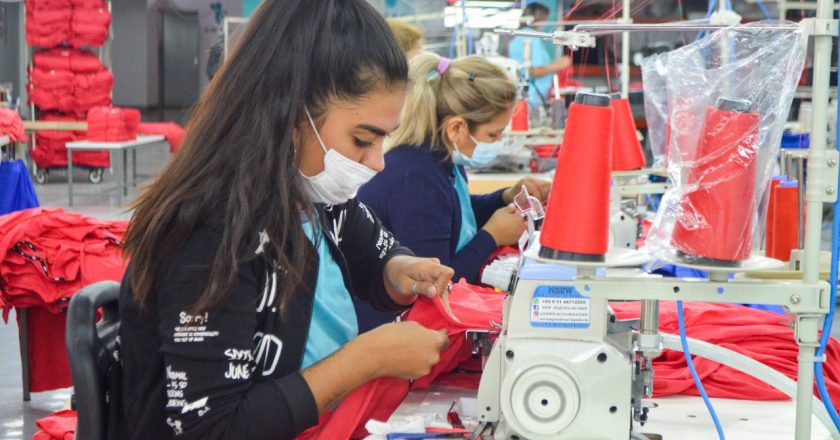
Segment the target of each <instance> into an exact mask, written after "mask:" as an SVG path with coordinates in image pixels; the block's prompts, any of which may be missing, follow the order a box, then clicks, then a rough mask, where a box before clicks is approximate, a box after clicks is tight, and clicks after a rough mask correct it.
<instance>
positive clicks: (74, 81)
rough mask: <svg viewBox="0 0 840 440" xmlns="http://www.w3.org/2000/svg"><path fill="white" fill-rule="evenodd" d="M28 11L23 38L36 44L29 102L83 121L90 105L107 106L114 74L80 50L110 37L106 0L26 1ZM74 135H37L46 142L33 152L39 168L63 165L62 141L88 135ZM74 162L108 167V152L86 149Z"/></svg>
mask: <svg viewBox="0 0 840 440" xmlns="http://www.w3.org/2000/svg"><path fill="white" fill-rule="evenodd" d="M26 11H27V12H26V18H27V20H26V41H27V43H28V44H29V45H31V46H34V49H33V53H34V55H33V67H32V69H30V70H29V84H28V87H27V89H28V91H29V102H30V103H31V104H33V105H35V106H36V107H37V108H38V110H41V111H50V112H59V113H60V115H59V117H67V118H71V120H77V119H78V120H85V118H86V116H87V112H88V111H90V109H91V108H94V107H100V106H109V105H111V102H112V99H111V91H112V90H113V88H114V76H113V75H112V74H111V72H109V71H108V69H107V68H106V67H105V66H103V65H102V63H101V62H100V60H99V58H98V57H97V56H96V55H94V54H93V53H92V52H90V51H88V50H85V49H83V48H96V47H99V46H101V45H102V44H104V43H105V42H106V41H107V40H108V35H109V33H110V27H111V13H110V12H109V11H108V7H107V5H106V4H105V2H104V0H26ZM41 119H48V118H44V117H42V118H41ZM77 136H78V134H77V133H72V132H68V133H66V134H60V135H57V134H55V133H52V134H49V135H47V136H45V137H42V139H38V140H39V141H40V140H46V142H45V143H43V144H36V147H35V150H33V152H32V156H33V157H35V162H36V164H37V165H38V167H39V168H53V167H60V166H66V165H67V159H66V157H67V156H66V150H65V143H66V142H68V141H72V140H76V139H77V138H79V139H83V138H85V137H86V136H85V135H82V136H80V137H77ZM37 150H41V151H37ZM73 162H74V164H75V165H79V166H84V167H93V168H104V167H108V166H110V154H109V153H108V152H107V151H101V152H87V153H84V154H79V155H78V156H74V159H73Z"/></svg>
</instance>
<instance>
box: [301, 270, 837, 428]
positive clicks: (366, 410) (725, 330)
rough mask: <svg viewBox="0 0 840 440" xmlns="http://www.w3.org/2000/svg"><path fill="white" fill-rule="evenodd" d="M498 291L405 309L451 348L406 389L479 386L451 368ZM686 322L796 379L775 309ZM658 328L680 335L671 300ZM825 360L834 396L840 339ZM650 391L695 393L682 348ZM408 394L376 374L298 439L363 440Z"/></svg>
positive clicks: (771, 394) (709, 383)
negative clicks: (439, 332)
mask: <svg viewBox="0 0 840 440" xmlns="http://www.w3.org/2000/svg"><path fill="white" fill-rule="evenodd" d="M503 302H504V296H503V295H500V294H498V293H495V292H493V291H492V289H486V288H481V287H476V286H471V285H469V284H466V283H465V282H463V281H462V282H460V283H458V284H456V285H454V286H453V288H452V293H451V294H450V306H451V308H452V311H453V313H454V314H455V315H456V316H458V319H459V321H456V320H454V319H452V318H451V317H449V316H448V314H447V313H446V312H445V310H444V308H443V305H442V303H441V302H440V299H435V300H434V301H431V300H428V299H425V298H421V299H419V300H418V301H417V303H416V304H415V305H414V307H413V308H412V309H411V310H410V311H409V312H408V314H407V319H410V320H414V321H417V322H419V323H420V324H423V325H424V326H426V327H428V328H432V329H441V328H446V329H447V332H448V333H449V335H450V342H451V345H450V346H449V348H447V349H446V350H444V352H443V353H441V361H440V363H439V364H438V365H436V366H435V368H434V369H433V370H432V372H431V373H430V374H429V375H428V376H426V377H423V378H420V379H418V380H416V381H415V382H414V383H413V384H412V387H417V388H421V389H422V388H425V387H427V386H428V385H429V384H430V383H431V382H433V381H434V382H436V383H442V384H447V385H454V386H461V387H467V388H472V389H477V387H478V383H479V379H480V376H479V375H478V374H464V373H458V372H452V370H453V369H454V368H456V367H460V368H461V369H463V370H467V371H476V370H477V369H478V368H477V364H476V362H477V361H476V360H474V359H471V356H470V353H469V348H470V347H468V346H467V344H466V343H465V341H466V338H465V337H464V331H465V330H466V329H468V328H488V326H489V322H490V321H495V322H499V321H501V311H502V304H503ZM611 306H612V307H613V309H614V310H615V312H616V314H617V317H618V318H619V319H632V318H638V317H639V308H640V305H639V303H638V302H615V303H611ZM685 312H686V327H687V329H688V330H687V332H688V335H689V336H690V337H694V338H697V339H700V340H704V341H707V342H711V343H713V344H717V345H720V346H723V347H726V348H729V349H731V350H734V351H737V352H739V353H741V354H744V355H747V356H749V357H751V358H753V359H755V360H758V361H760V362H763V363H765V364H766V365H768V366H770V367H772V368H774V369H776V370H778V371H780V372H782V373H784V374H785V375H787V376H788V377H791V378H792V379H794V380H795V379H796V365H797V364H796V356H797V353H798V346H797V345H796V343H795V342H794V340H793V331H792V330H791V328H790V326H789V325H788V322H787V318H785V317H782V316H779V315H777V314H774V313H770V312H765V311H762V310H755V309H749V308H745V307H743V306H738V305H731V304H707V303H687V304H686V308H685ZM659 323H660V331H662V332H667V333H678V329H677V323H676V307H675V303H673V302H662V303H661V305H660V318H659ZM826 354H827V357H828V360H827V362H826V363H825V364H824V365H825V372H826V380H827V382H828V389H829V393H830V394H831V396H832V399H833V400H834V401H840V357H838V356H840V344H838V343H837V341H836V340H834V339H831V340H830V343H829V348H828V351H827V352H826ZM479 362H480V361H479ZM695 366H696V367H697V369H698V372H699V374H700V376H701V378H702V379H703V385H704V386H705V388H706V391H707V392H708V393H709V395H710V396H712V397H724V398H736V399H751V400H782V399H787V396H785V395H783V394H782V393H780V392H778V391H776V390H774V389H772V388H770V387H769V386H768V385H765V384H763V383H761V382H759V381H758V380H756V379H753V378H751V377H749V376H747V375H745V374H743V373H739V372H736V371H735V370H732V369H730V368H729V367H724V366H721V365H720V364H717V363H715V362H711V361H707V360H705V359H700V358H695ZM654 377H655V380H654V395H655V396H657V397H659V396H668V395H673V394H688V395H697V391H696V388H695V387H694V382H693V380H692V379H691V376H690V373H689V372H688V368H687V367H686V365H685V360H684V358H683V355H682V353H677V352H673V351H670V350H666V351H665V352H664V353H663V354H662V356H660V357H658V358H657V359H655V360H654ZM408 391H409V387H408V382H407V381H402V380H398V379H393V378H382V379H377V380H375V381H373V382H370V383H368V384H366V385H364V386H362V387H360V388H359V389H357V390H356V391H354V392H353V393H351V394H350V395H349V396H348V397H347V398H346V399H345V400H344V401H343V402H342V403H341V404H340V405H339V406H338V407H337V408H336V409H335V410H334V411H332V412H330V413H327V414H325V415H324V416H322V417H321V423H320V424H319V425H318V426H316V427H314V428H312V429H310V430H308V431H306V432H304V433H303V434H302V435H301V436H300V437H299V438H300V439H304V440H315V439H317V440H328V439H337V438H348V439H349V438H363V437H364V436H365V435H367V432H366V431H365V430H364V424H365V423H366V422H367V421H368V420H370V419H372V418H373V419H377V420H387V419H388V418H389V417H390V416H391V414H392V413H393V412H394V410H396V408H397V407H398V406H399V404H400V403H401V402H402V400H403V399H404V397H405V395H406V394H407V392H408Z"/></svg>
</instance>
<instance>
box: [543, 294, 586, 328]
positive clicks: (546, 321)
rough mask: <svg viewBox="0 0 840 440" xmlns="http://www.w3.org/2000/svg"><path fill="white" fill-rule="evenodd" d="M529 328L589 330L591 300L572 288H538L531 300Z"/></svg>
mask: <svg viewBox="0 0 840 440" xmlns="http://www.w3.org/2000/svg"><path fill="white" fill-rule="evenodd" d="M530 312H531V326H532V327H552V328H589V326H590V325H591V323H592V306H591V300H590V298H589V297H587V296H583V295H581V294H580V293H578V291H577V289H575V287H574V286H539V287H537V288H536V290H535V291H534V297H533V298H532V299H531V311H530Z"/></svg>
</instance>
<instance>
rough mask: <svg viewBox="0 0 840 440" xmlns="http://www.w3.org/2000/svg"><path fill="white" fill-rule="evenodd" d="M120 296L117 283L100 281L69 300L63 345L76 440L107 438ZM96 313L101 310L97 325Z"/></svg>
mask: <svg viewBox="0 0 840 440" xmlns="http://www.w3.org/2000/svg"><path fill="white" fill-rule="evenodd" d="M119 294H120V285H119V283H115V282H113V281H101V282H98V283H95V284H91V285H89V286H87V287H85V288H83V289H82V290H80V291H79V292H77V293H76V294H75V295H73V297H72V298H71V299H70V306H69V308H68V310H67V335H66V343H67V358H68V360H69V361H70V373H71V375H72V377H73V387H74V396H73V401H74V406H75V409H76V411H77V412H78V414H79V420H78V422H77V425H76V438H78V439H86V440H105V439H106V438H107V432H108V417H109V402H111V401H114V399H115V398H116V397H118V396H115V395H114V393H112V390H111V388H112V387H111V384H112V383H118V382H115V381H118V380H119V377H115V376H118V372H119V368H117V369H115V368H113V367H114V366H115V365H116V360H115V359H116V358H115V356H116V350H117V334H118V332H119V329H120V314H119V307H118V303H117V300H118V298H119ZM97 309H101V310H102V318H101V319H100V320H99V321H98V322H97V321H96V311H97ZM115 373H116V374H115ZM116 388H117V389H118V388H119V387H118V386H117V387H116Z"/></svg>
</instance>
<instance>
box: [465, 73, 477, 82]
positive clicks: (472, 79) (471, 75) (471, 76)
mask: <svg viewBox="0 0 840 440" xmlns="http://www.w3.org/2000/svg"><path fill="white" fill-rule="evenodd" d="M467 79H468V80H469V81H470V82H475V73H471V74H470V77H469V78H467Z"/></svg>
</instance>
